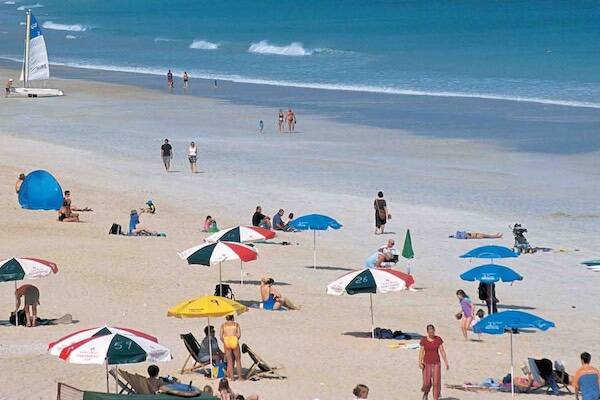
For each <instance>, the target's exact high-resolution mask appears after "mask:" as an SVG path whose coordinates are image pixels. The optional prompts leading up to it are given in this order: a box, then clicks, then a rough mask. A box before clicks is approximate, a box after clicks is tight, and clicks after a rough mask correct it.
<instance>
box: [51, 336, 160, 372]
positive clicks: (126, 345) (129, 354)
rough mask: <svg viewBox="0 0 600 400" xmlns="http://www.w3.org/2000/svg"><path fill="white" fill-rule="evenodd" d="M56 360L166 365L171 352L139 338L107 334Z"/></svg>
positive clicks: (63, 352)
mask: <svg viewBox="0 0 600 400" xmlns="http://www.w3.org/2000/svg"><path fill="white" fill-rule="evenodd" d="M59 357H60V358H61V359H62V360H65V361H68V362H70V363H73V364H104V363H106V364H108V365H114V364H132V363H140V362H144V361H149V362H166V361H170V360H171V351H170V350H169V349H168V348H166V347H165V346H163V345H161V344H158V343H157V342H155V341H152V340H148V339H146V338H143V337H141V336H136V335H121V334H119V333H111V334H108V335H101V336H94V337H91V338H87V339H83V340H81V341H79V342H75V343H73V344H71V345H70V346H67V347H65V348H64V349H62V350H61V352H60V355H59Z"/></svg>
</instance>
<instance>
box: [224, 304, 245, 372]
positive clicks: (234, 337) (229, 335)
mask: <svg viewBox="0 0 600 400" xmlns="http://www.w3.org/2000/svg"><path fill="white" fill-rule="evenodd" d="M225 320H226V321H225V322H224V323H223V324H222V325H221V333H220V338H221V342H222V343H223V349H224V350H225V360H226V361H227V377H228V378H229V379H233V367H234V364H235V366H236V369H237V375H238V378H239V379H242V380H243V379H244V376H243V375H242V353H241V352H240V338H241V337H242V329H241V328H240V325H239V324H238V323H237V322H235V321H234V318H233V315H228V316H226V317H225Z"/></svg>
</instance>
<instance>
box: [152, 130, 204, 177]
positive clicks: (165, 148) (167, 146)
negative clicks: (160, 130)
mask: <svg viewBox="0 0 600 400" xmlns="http://www.w3.org/2000/svg"><path fill="white" fill-rule="evenodd" d="M174 155H175V152H174V150H173V146H172V145H171V143H169V139H165V140H164V141H163V144H162V145H161V146H160V156H161V158H162V161H163V165H164V166H165V170H166V171H167V172H171V161H173V156H174ZM187 158H188V162H189V163H190V172H191V173H192V174H197V173H198V167H197V162H198V146H197V145H196V142H190V144H189V146H188V149H187Z"/></svg>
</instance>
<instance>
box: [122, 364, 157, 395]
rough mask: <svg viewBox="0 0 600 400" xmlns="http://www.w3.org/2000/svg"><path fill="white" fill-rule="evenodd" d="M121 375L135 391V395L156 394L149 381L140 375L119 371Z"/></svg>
mask: <svg viewBox="0 0 600 400" xmlns="http://www.w3.org/2000/svg"><path fill="white" fill-rule="evenodd" d="M118 371H119V375H121V376H122V377H123V379H124V380H125V382H127V384H128V385H129V386H131V388H132V389H133V392H134V393H133V394H154V393H152V390H150V386H148V379H146V377H145V376H142V375H139V374H132V373H129V372H127V371H125V370H122V369H119V370H118Z"/></svg>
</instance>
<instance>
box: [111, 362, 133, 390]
mask: <svg viewBox="0 0 600 400" xmlns="http://www.w3.org/2000/svg"><path fill="white" fill-rule="evenodd" d="M108 374H109V375H110V376H112V377H113V378H114V380H115V381H116V382H117V385H119V394H134V393H135V392H134V390H133V388H132V387H131V385H130V384H129V383H127V382H126V381H123V380H121V378H119V374H118V373H117V372H116V371H115V370H114V369H112V368H111V369H110V370H109V371H108Z"/></svg>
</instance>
